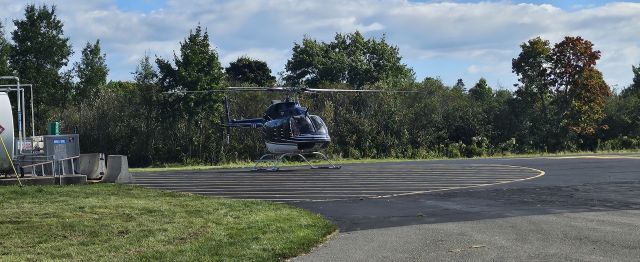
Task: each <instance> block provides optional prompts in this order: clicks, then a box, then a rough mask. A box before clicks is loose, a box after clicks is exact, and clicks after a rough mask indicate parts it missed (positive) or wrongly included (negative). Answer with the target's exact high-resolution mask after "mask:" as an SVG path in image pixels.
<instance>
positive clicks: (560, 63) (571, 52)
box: [551, 36, 600, 113]
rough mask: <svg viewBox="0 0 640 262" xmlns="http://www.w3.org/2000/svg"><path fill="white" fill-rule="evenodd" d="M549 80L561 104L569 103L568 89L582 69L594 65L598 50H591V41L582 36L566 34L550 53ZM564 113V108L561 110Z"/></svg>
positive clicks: (573, 84) (572, 85) (574, 82)
mask: <svg viewBox="0 0 640 262" xmlns="http://www.w3.org/2000/svg"><path fill="white" fill-rule="evenodd" d="M551 58H552V66H551V81H552V82H553V84H555V89H556V90H555V91H556V97H557V99H559V100H560V102H561V106H562V107H566V106H567V105H569V104H570V96H569V94H570V92H571V91H570V89H571V88H572V87H574V86H575V85H576V82H577V80H578V78H579V77H580V75H581V74H582V72H583V70H585V69H587V68H591V67H594V66H595V65H596V62H597V61H598V59H600V51H598V50H593V43H591V41H589V40H585V39H583V38H582V37H579V36H578V37H571V36H567V37H565V38H564V40H562V41H561V42H559V43H557V44H555V46H554V47H553V50H552V53H551ZM561 111H562V112H561V113H564V111H565V110H561Z"/></svg>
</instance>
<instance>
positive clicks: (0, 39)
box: [0, 22, 13, 76]
mask: <svg viewBox="0 0 640 262" xmlns="http://www.w3.org/2000/svg"><path fill="white" fill-rule="evenodd" d="M10 52H11V45H10V44H9V42H8V41H7V39H6V38H5V37H4V27H3V25H2V22H0V76H6V75H13V73H12V72H11V68H10V67H9V53H10Z"/></svg>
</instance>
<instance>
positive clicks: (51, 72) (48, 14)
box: [9, 4, 72, 119]
mask: <svg viewBox="0 0 640 262" xmlns="http://www.w3.org/2000/svg"><path fill="white" fill-rule="evenodd" d="M24 14H25V17H24V19H22V20H14V21H13V23H14V25H15V26H16V29H15V30H14V31H13V32H12V34H11V36H12V39H13V42H14V44H13V45H12V46H11V54H10V56H9V58H10V59H9V60H10V62H11V66H12V68H13V69H14V70H16V71H17V72H18V76H19V77H20V78H21V79H22V80H23V82H25V83H31V84H34V85H35V88H36V89H37V90H38V91H37V93H38V95H37V96H35V97H34V103H35V107H36V114H38V115H39V116H40V119H43V117H45V115H46V112H44V110H45V107H54V106H55V107H60V106H62V107H64V106H65V102H66V101H67V96H68V90H67V88H68V81H66V80H65V78H64V77H63V76H64V74H63V73H61V72H60V71H61V69H62V68H63V67H64V66H66V65H67V63H68V61H69V56H70V55H71V54H72V50H71V45H70V44H69V38H66V37H64V31H63V29H62V27H63V23H62V21H60V19H58V17H57V15H56V7H55V6H51V8H49V7H48V6H46V5H42V6H39V7H36V6H35V5H33V4H30V5H27V6H26V7H25V12H24ZM66 79H68V78H66Z"/></svg>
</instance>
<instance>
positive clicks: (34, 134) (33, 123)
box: [29, 84, 36, 146]
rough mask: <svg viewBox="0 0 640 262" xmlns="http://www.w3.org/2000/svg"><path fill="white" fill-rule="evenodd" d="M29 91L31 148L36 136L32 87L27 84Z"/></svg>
mask: <svg viewBox="0 0 640 262" xmlns="http://www.w3.org/2000/svg"><path fill="white" fill-rule="evenodd" d="M29 89H31V140H32V141H31V143H32V146H33V137H34V136H36V122H35V117H34V113H33V85H31V84H29Z"/></svg>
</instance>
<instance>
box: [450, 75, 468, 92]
mask: <svg viewBox="0 0 640 262" xmlns="http://www.w3.org/2000/svg"><path fill="white" fill-rule="evenodd" d="M464 86H465V84H464V81H462V78H458V81H456V84H455V85H453V87H452V88H455V89H459V90H462V92H466V91H467V89H466V88H465V87H464Z"/></svg>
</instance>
